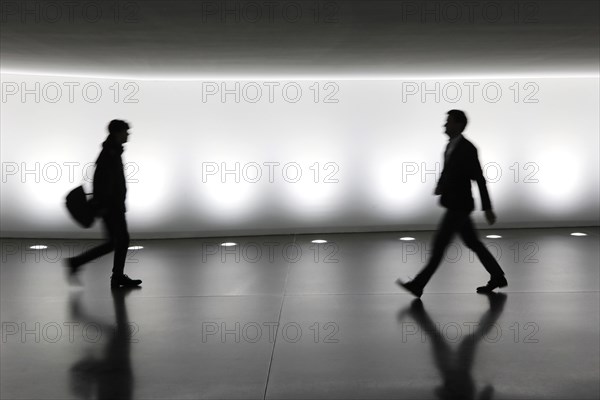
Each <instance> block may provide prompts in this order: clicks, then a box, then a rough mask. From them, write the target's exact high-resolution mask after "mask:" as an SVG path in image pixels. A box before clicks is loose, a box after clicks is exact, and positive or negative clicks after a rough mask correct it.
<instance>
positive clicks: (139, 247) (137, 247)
mask: <svg viewBox="0 0 600 400" xmlns="http://www.w3.org/2000/svg"><path fill="white" fill-rule="evenodd" d="M143 248H144V246H129V247H128V248H127V250H141V249H143Z"/></svg>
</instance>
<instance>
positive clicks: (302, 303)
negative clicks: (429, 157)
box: [0, 227, 600, 400]
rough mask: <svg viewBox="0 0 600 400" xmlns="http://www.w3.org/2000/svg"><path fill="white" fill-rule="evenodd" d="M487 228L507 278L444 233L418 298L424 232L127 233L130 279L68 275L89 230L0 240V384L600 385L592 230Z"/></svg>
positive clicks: (391, 392) (440, 388)
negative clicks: (483, 291)
mask: <svg viewBox="0 0 600 400" xmlns="http://www.w3.org/2000/svg"><path fill="white" fill-rule="evenodd" d="M575 230H577V231H583V232H586V233H587V234H588V235H587V236H584V237H575V236H571V235H570V233H571V232H573V231H575ZM484 232H485V231H482V234H487V233H492V232H485V233H484ZM493 233H499V234H501V235H502V238H497V239H487V238H483V240H484V242H485V243H486V245H488V247H489V248H490V250H491V251H492V253H493V254H494V256H495V257H496V258H497V259H498V260H499V262H500V264H501V265H502V267H503V268H504V270H505V272H506V275H507V278H508V281H509V286H508V287H507V288H505V289H502V290H501V291H500V292H499V293H498V294H494V295H491V296H486V295H480V294H476V293H475V287H477V286H479V285H481V284H484V283H485V282H486V281H487V279H488V276H486V273H485V271H484V270H483V268H482V267H481V265H480V264H479V262H478V260H477V258H476V257H475V256H474V254H473V253H472V252H470V250H469V249H467V248H466V247H464V245H463V244H462V243H460V242H458V241H457V242H454V244H453V245H452V246H451V247H449V248H448V251H447V253H446V257H445V259H444V263H443V264H442V266H441V267H440V269H439V270H438V273H437V274H436V275H435V276H434V277H433V279H432V281H431V282H430V284H429V286H427V288H426V289H425V293H424V295H423V297H422V299H421V301H419V300H415V299H414V298H413V297H412V296H410V295H409V294H407V293H405V292H403V291H402V290H400V289H399V288H398V287H396V286H395V284H394V281H395V279H396V278H398V277H402V278H405V279H406V278H409V277H411V276H414V275H415V273H416V272H417V271H418V270H419V268H420V267H421V265H422V264H423V262H424V261H425V260H426V259H427V256H428V252H429V251H430V250H431V248H430V239H431V235H432V232H396V233H389V232H388V233H369V234H335V235H334V234H319V235H290V236H264V237H239V238H231V237H230V238H226V239H225V238H221V239H219V238H217V239H186V240H148V241H137V242H135V243H132V244H136V245H141V246H143V247H144V248H143V249H140V250H130V252H129V255H128V260H127V266H126V273H128V274H129V275H130V276H132V277H135V278H141V279H143V280H144V283H143V288H141V289H137V290H129V291H127V290H116V291H115V290H112V291H111V289H110V287H109V276H110V269H111V263H112V255H110V256H105V257H104V258H101V259H98V260H96V261H95V262H92V263H90V264H88V265H87V266H85V268H84V269H83V271H82V273H81V281H82V286H81V287H70V286H69V285H68V284H67V283H66V280H65V276H64V271H63V267H62V261H63V259H64V258H65V257H67V256H70V255H72V254H73V253H78V252H80V251H81V250H82V249H84V248H86V247H88V246H91V245H94V244H96V243H97V241H90V240H86V241H77V240H31V239H23V240H17V239H3V240H2V266H1V270H0V273H1V275H0V284H1V291H0V296H1V309H0V311H1V319H2V342H1V343H0V346H1V351H0V354H1V362H0V364H1V371H0V383H1V393H0V395H1V396H0V397H1V398H3V399H73V398H85V399H88V398H100V399H115V398H123V399H197V398H207V399H263V398H267V399H285V398H294V399H384V398H386V399H387V398H389V399H463V400H467V399H490V398H495V399H565V398H569V399H597V398H598V397H599V396H600V389H599V385H600V383H599V376H600V366H599V364H600V351H599V347H600V327H599V313H600V293H599V287H600V282H599V229H598V228H597V227H595V228H579V229H566V228H565V229H562V228H561V229H524V230H502V231H497V232H493ZM405 236H411V237H413V238H414V240H412V241H401V240H399V238H400V237H405ZM314 239H325V240H327V243H312V240H314ZM224 241H227V242H235V243H237V245H236V246H230V247H224V246H220V244H221V243H222V242H224ZM36 244H43V245H46V246H47V248H45V249H38V250H35V249H30V246H31V245H36Z"/></svg>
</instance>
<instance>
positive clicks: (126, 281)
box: [110, 274, 142, 288]
mask: <svg viewBox="0 0 600 400" xmlns="http://www.w3.org/2000/svg"><path fill="white" fill-rule="evenodd" d="M141 284H142V281H141V279H131V278H130V277H128V276H127V275H125V274H123V275H117V276H115V275H113V276H111V277H110V287H111V288H117V287H137V286H140V285H141Z"/></svg>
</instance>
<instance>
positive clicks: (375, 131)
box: [0, 74, 600, 238]
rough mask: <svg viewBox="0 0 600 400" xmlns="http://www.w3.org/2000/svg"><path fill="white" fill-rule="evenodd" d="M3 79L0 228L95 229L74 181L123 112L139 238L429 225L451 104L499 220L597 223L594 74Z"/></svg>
mask: <svg viewBox="0 0 600 400" xmlns="http://www.w3.org/2000/svg"><path fill="white" fill-rule="evenodd" d="M1 78H2V109H1V113H0V121H1V127H0V129H1V158H2V186H1V188H2V190H1V221H2V227H1V231H2V232H1V233H2V236H5V237H6V236H34V237H82V236H88V237H90V236H98V234H99V232H100V225H99V224H98V225H97V226H95V227H94V228H93V229H90V230H87V231H84V230H82V229H79V228H78V227H77V226H76V225H75V224H74V222H73V221H71V220H70V218H69V216H68V214H67V213H66V210H65V208H64V196H65V194H66V193H67V192H68V191H69V189H71V188H72V187H75V186H77V185H78V184H79V183H80V182H81V181H82V180H85V173H86V171H87V173H88V175H89V176H90V177H91V176H92V174H93V167H91V168H90V169H87V168H86V165H87V166H89V163H93V162H94V161H95V159H96V157H97V154H98V151H99V150H100V143H101V142H102V141H103V140H104V138H105V136H106V125H107V123H108V122H109V121H110V120H111V119H113V118H123V119H125V120H127V121H129V122H130V123H131V125H132V129H131V130H130V132H131V133H132V135H131V137H130V142H129V143H128V144H126V151H125V153H124V161H125V162H126V163H127V164H126V165H127V167H128V169H127V171H128V180H129V182H128V190H129V191H128V200H127V207H128V214H127V215H128V221H129V226H130V231H131V233H132V236H134V237H138V238H142V237H178V236H209V235H235V234H251V233H281V232H307V231H313V232H318V231H320V232H325V231H358V230H402V229H430V228H433V227H435V225H436V224H437V222H438V219H439V216H440V214H441V212H442V209H441V208H440V207H439V206H438V205H437V197H434V196H432V195H431V193H432V191H433V189H434V186H435V180H436V179H437V177H436V172H435V170H436V168H438V172H439V171H441V161H442V152H443V150H444V146H445V144H446V141H447V138H446V136H445V135H444V133H443V127H442V125H443V124H444V120H445V113H446V111H447V110H449V109H452V108H458V109H463V110H465V111H466V112H467V115H468V117H469V118H470V123H469V125H468V127H467V130H466V131H465V136H466V137H468V138H469V139H471V140H472V141H473V142H474V143H475V145H476V146H477V147H478V148H479V156H480V161H481V163H482V164H483V165H484V167H485V170H486V175H487V177H488V179H489V183H488V188H489V190H490V193H491V196H492V202H493V204H494V207H495V209H496V211H497V214H498V217H499V222H498V227H540V226H568V225H598V224H599V219H600V218H599V209H600V204H599V203H600V199H599V197H600V196H599V147H600V146H599V118H598V115H599V114H598V110H599V108H600V104H599V99H598V93H599V79H598V77H542V78H535V77H530V78H506V77H504V78H502V79H494V78H486V79H481V78H473V79H446V80H436V79H428V80H426V81H424V80H421V79H403V80H340V81H336V80H334V79H327V80H293V79H287V80H272V81H237V82H236V81H231V80H230V81H226V82H223V81H219V80H215V79H207V80H205V81H135V80H118V79H97V78H82V77H50V76H33V75H13V74H2V76H1ZM222 85H225V87H223V86H222ZM236 85H239V86H236ZM238 87H239V89H237V88H238ZM84 88H85V89H84ZM284 88H285V89H284ZM223 89H228V90H230V92H229V94H227V95H225V97H224V99H223V98H222V97H221V94H222V93H223ZM98 90H100V92H98ZM298 90H300V91H301V94H300V95H299V94H298V93H299V92H298ZM424 90H426V91H427V92H424ZM459 90H460V93H459ZM498 90H500V92H498ZM259 91H260V92H262V96H261V97H260V98H259V97H257V96H258V93H259ZM423 93H426V94H425V95H424V97H422V95H423ZM59 95H60V97H59ZM236 95H237V96H238V97H239V99H238V100H239V102H236ZM315 100H316V101H315ZM236 163H237V164H236ZM236 165H239V173H236V172H235V169H236ZM223 167H225V168H226V169H228V170H230V173H227V174H225V175H222V174H221V173H222V172H223ZM298 172H300V173H301V176H299V177H297V173H298ZM203 173H204V175H203ZM258 173H260V176H259V175H257V174H258ZM236 180H237V182H236ZM296 180H297V182H294V181H296ZM88 186H89V183H88ZM473 189H474V194H475V199H476V204H477V207H479V194H478V192H477V190H476V185H473ZM476 219H477V220H478V221H482V218H481V213H477V214H476Z"/></svg>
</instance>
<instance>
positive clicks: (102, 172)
mask: <svg viewBox="0 0 600 400" xmlns="http://www.w3.org/2000/svg"><path fill="white" fill-rule="evenodd" d="M128 129H129V124H127V123H126V122H125V121H122V120H116V119H115V120H112V121H111V122H110V123H109V125H108V132H109V134H108V137H107V138H106V140H105V141H104V142H103V143H102V151H101V152H100V155H99V156H98V159H97V160H96V171H95V172H94V184H93V187H94V193H93V194H94V197H93V199H92V200H91V201H90V202H89V203H88V204H89V208H90V209H91V213H92V215H93V216H99V217H102V220H103V221H104V227H105V231H106V233H107V235H108V240H107V241H106V242H105V243H103V244H101V245H100V246H97V247H94V248H92V249H90V250H88V251H86V252H84V253H82V254H80V255H78V256H75V257H71V258H67V259H66V267H67V273H68V275H69V278H70V279H75V277H76V276H77V272H78V271H79V269H80V268H81V266H82V265H83V264H85V263H87V262H89V261H92V260H94V259H96V258H98V257H100V256H103V255H105V254H107V253H110V252H111V251H113V250H114V251H115V257H114V263H113V269H112V276H111V278H110V285H111V287H121V286H124V287H135V286H139V285H140V284H141V283H142V281H141V280H139V279H131V278H129V277H128V276H127V275H125V274H124V272H123V271H124V268H125V258H126V256H127V249H128V247H129V232H128V231H127V221H126V219H125V212H126V209H125V197H126V194H127V187H126V185H125V172H124V170H123V161H122V159H121V154H123V143H126V142H127V137H128V136H129V132H128ZM80 188H81V187H79V188H76V189H75V190H74V191H72V192H71V193H70V194H69V196H72V197H71V204H74V203H75V204H79V205H80V207H79V209H80V210H79V213H80V214H75V212H74V211H72V210H71V208H69V211H71V213H72V214H73V216H74V217H75V219H76V220H77V221H78V222H80V223H81V224H82V225H83V226H86V225H85V224H86V223H88V222H89V225H91V223H92V222H93V217H92V219H91V222H90V221H89V218H90V217H89V212H90V211H81V209H84V210H85V209H86V207H82V206H81V204H85V203H82V202H81V193H83V189H82V188H81V193H80V192H79V189H80ZM69 196H67V207H69ZM84 196H85V194H84ZM77 198H79V200H78V201H74V199H77ZM81 215H83V217H81ZM80 217H81V218H80ZM80 219H81V220H80ZM89 225H88V226H89Z"/></svg>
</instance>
